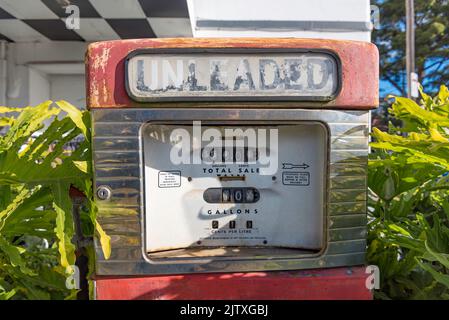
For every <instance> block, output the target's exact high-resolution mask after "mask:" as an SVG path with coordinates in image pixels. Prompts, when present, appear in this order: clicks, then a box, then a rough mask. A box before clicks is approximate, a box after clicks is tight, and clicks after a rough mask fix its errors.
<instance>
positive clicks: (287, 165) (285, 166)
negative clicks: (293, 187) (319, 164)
mask: <svg viewBox="0 0 449 320" xmlns="http://www.w3.org/2000/svg"><path fill="white" fill-rule="evenodd" d="M309 167H310V166H309V165H308V164H305V163H303V164H291V163H283V164H282V169H283V170H291V169H307V168H309Z"/></svg>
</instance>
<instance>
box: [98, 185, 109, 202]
mask: <svg viewBox="0 0 449 320" xmlns="http://www.w3.org/2000/svg"><path fill="white" fill-rule="evenodd" d="M111 195H112V191H111V189H109V187H107V186H100V187H98V188H97V197H98V199H100V200H108V199H109V198H110V197H111Z"/></svg>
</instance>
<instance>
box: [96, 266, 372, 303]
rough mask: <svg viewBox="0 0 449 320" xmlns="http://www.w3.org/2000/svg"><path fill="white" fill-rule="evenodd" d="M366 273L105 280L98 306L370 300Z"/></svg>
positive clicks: (329, 271)
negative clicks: (124, 302)
mask: <svg viewBox="0 0 449 320" xmlns="http://www.w3.org/2000/svg"><path fill="white" fill-rule="evenodd" d="M368 276H369V274H366V273H365V268H364V267H353V268H337V269H321V270H307V271H294V272H253V273H227V274H207V275H204V274H191V275H173V276H150V277H140V278H113V279H110V278H102V277H98V278H97V279H96V280H95V282H96V299H97V300H175V299H176V300H205V299H207V300H273V299H275V300H371V299H372V293H371V291H370V290H368V289H367V288H366V284H365V283H366V281H367V277H368Z"/></svg>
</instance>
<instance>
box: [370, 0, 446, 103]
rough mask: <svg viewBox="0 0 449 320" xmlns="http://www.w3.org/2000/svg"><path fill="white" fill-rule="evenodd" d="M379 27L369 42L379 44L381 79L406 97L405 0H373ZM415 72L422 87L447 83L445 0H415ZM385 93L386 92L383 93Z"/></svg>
mask: <svg viewBox="0 0 449 320" xmlns="http://www.w3.org/2000/svg"><path fill="white" fill-rule="evenodd" d="M375 4H376V5H377V6H378V7H379V9H380V28H379V29H378V30H374V32H373V41H374V43H375V44H376V45H377V46H378V47H379V51H380V58H381V61H380V68H381V79H382V80H385V81H387V82H388V83H390V84H391V85H392V86H393V87H394V88H395V89H396V90H397V91H398V93H399V95H402V96H406V95H407V94H406V93H407V83H406V79H405V73H406V60H405V57H406V46H405V41H406V34H405V26H406V20H405V1H404V0H400V1H398V0H376V1H375ZM415 14H416V17H415V22H416V30H415V33H416V37H415V38H416V45H415V51H416V54H415V55H416V72H417V73H418V76H419V79H420V81H421V82H422V85H423V86H424V88H425V89H426V90H427V91H429V92H435V91H437V90H438V87H439V84H441V83H448V82H449V73H448V72H447V67H448V59H449V0H415ZM387 93H388V92H387Z"/></svg>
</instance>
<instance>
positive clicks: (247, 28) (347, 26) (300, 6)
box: [187, 0, 371, 41]
mask: <svg viewBox="0 0 449 320" xmlns="http://www.w3.org/2000/svg"><path fill="white" fill-rule="evenodd" d="M187 3H188V8H189V15H190V22H191V26H192V32H193V36H194V37H297V38H320V39H340V40H359V41H370V38H371V36H370V35H371V21H370V16H371V9H370V1H369V0H244V1H242V0H226V1H222V0H187Z"/></svg>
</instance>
